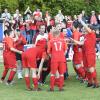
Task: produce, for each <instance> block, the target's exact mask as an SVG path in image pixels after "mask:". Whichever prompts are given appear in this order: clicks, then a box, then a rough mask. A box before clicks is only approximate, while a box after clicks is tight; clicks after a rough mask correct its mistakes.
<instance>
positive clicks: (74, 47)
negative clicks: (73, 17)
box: [72, 31, 81, 53]
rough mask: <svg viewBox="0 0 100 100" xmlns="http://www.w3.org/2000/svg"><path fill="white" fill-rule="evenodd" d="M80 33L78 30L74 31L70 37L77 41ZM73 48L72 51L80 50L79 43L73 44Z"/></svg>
mask: <svg viewBox="0 0 100 100" xmlns="http://www.w3.org/2000/svg"><path fill="white" fill-rule="evenodd" d="M80 35H81V33H80V32H78V31H74V32H73V35H72V38H73V39H74V40H77V41H79V40H80ZM73 50H74V53H75V52H76V53H77V52H79V51H80V48H79V45H77V44H76V45H74V46H73Z"/></svg>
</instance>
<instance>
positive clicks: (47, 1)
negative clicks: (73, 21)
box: [0, 0, 100, 16]
mask: <svg viewBox="0 0 100 100" xmlns="http://www.w3.org/2000/svg"><path fill="white" fill-rule="evenodd" d="M28 6H30V8H31V10H32V11H34V10H35V9H36V8H40V9H41V10H42V11H43V12H45V11H46V10H48V11H49V12H50V13H51V15H53V16H54V15H56V13H57V12H58V10H59V9H61V10H62V12H63V14H64V15H74V14H79V13H80V12H81V11H82V10H85V11H86V12H87V13H88V14H89V13H90V12H91V11H92V10H95V11H96V12H99V11H100V7H99V6H100V0H9V2H8V0H0V12H2V11H3V9H4V8H8V9H9V11H10V12H11V13H14V12H15V10H16V8H18V9H19V10H20V12H21V13H22V14H23V12H24V11H25V10H26V8H27V7H28Z"/></svg>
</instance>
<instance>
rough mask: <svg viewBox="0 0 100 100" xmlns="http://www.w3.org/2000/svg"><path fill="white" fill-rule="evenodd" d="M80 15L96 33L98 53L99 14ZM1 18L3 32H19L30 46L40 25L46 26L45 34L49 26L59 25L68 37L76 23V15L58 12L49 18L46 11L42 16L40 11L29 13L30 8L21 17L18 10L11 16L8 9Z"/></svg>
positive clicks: (83, 12) (99, 40) (92, 12)
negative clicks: (65, 30) (12, 30)
mask: <svg viewBox="0 0 100 100" xmlns="http://www.w3.org/2000/svg"><path fill="white" fill-rule="evenodd" d="M81 14H82V16H83V17H82V19H83V21H84V22H85V23H86V24H88V25H90V26H91V27H92V28H93V29H94V31H95V32H96V37H97V45H96V47H97V51H98V52H99V53H100V13H98V14H97V13H96V12H95V11H91V14H90V16H88V15H87V14H86V12H85V11H84V10H83V11H82V12H81ZM1 18H4V19H5V21H4V25H5V30H6V29H7V28H12V29H14V30H15V29H16V30H19V31H20V32H21V34H23V35H24V36H25V38H26V40H27V43H28V44H32V43H34V42H35V39H36V36H37V35H38V34H39V26H40V25H41V24H44V25H45V26H46V33H49V31H50V28H51V26H55V25H56V24H59V23H60V25H61V26H60V27H61V28H66V29H67V32H68V34H67V35H68V36H69V37H70V36H71V34H72V32H71V29H72V24H73V22H74V21H77V19H78V15H74V16H70V15H67V14H66V15H63V13H62V12H61V10H59V11H58V13H57V14H55V16H51V15H50V13H49V12H48V11H46V12H45V14H43V13H42V11H41V10H40V9H36V10H35V11H31V10H30V7H28V8H27V9H26V11H25V12H24V14H23V15H22V14H20V11H19V10H18V9H16V11H15V13H14V14H11V13H10V12H9V11H8V9H5V10H4V12H3V13H2V14H1ZM80 31H81V30H80Z"/></svg>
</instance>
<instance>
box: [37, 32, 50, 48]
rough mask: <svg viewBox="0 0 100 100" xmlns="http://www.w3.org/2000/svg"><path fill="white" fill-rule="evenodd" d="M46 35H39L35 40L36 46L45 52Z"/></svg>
mask: <svg viewBox="0 0 100 100" xmlns="http://www.w3.org/2000/svg"><path fill="white" fill-rule="evenodd" d="M47 40H48V34H46V33H44V35H41V34H39V35H38V36H37V38H36V42H35V44H36V46H37V47H39V48H40V49H43V50H45V48H46V46H47Z"/></svg>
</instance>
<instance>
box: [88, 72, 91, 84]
mask: <svg viewBox="0 0 100 100" xmlns="http://www.w3.org/2000/svg"><path fill="white" fill-rule="evenodd" d="M87 78H88V83H89V84H92V78H91V73H89V72H87Z"/></svg>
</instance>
